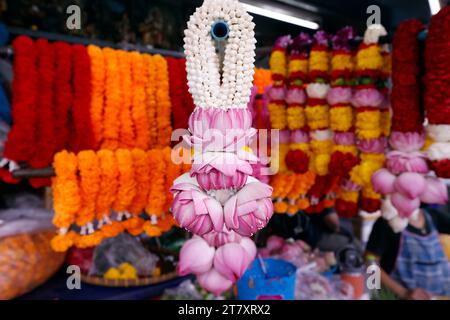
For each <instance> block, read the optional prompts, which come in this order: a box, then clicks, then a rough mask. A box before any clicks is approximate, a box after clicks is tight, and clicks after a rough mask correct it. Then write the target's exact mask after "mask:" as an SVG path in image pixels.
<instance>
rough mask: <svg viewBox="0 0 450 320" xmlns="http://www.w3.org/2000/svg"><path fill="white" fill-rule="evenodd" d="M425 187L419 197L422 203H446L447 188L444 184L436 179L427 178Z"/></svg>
mask: <svg viewBox="0 0 450 320" xmlns="http://www.w3.org/2000/svg"><path fill="white" fill-rule="evenodd" d="M425 183H426V187H425V190H424V192H423V193H422V194H421V196H420V200H421V201H422V202H425V203H428V204H446V203H447V201H448V193H447V187H446V185H445V183H444V182H443V181H442V180H441V179H438V178H434V177H427V178H426V181H425Z"/></svg>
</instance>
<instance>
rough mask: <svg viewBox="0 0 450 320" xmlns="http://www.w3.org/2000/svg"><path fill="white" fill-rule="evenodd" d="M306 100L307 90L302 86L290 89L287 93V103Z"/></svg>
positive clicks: (302, 102)
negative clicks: (301, 87)
mask: <svg viewBox="0 0 450 320" xmlns="http://www.w3.org/2000/svg"><path fill="white" fill-rule="evenodd" d="M305 102H306V94H305V90H303V89H300V88H293V89H289V90H288V92H287V94H286V103H288V104H292V103H297V104H304V103H305Z"/></svg>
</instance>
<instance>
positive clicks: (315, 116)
mask: <svg viewBox="0 0 450 320" xmlns="http://www.w3.org/2000/svg"><path fill="white" fill-rule="evenodd" d="M305 115H306V119H307V122H308V126H309V128H310V129H311V130H318V129H326V128H328V126H329V124H330V120H329V107H328V105H315V106H310V105H307V106H306V108H305Z"/></svg>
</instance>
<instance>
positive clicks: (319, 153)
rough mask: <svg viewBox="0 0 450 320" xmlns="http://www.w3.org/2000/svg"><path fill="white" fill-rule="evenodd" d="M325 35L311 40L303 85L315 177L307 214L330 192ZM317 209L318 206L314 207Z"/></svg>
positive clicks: (321, 32)
mask: <svg viewBox="0 0 450 320" xmlns="http://www.w3.org/2000/svg"><path fill="white" fill-rule="evenodd" d="M329 63H330V62H329V53H328V35H327V34H326V33H325V32H324V31H318V32H316V33H315V34H314V41H313V45H312V47H311V51H310V54H309V81H310V83H309V84H308V85H307V86H306V93H307V96H308V100H307V103H306V108H305V114H306V120H307V124H308V127H309V130H310V143H309V146H310V149H311V153H312V156H311V170H313V172H314V173H315V174H316V180H315V184H314V185H313V186H312V187H311V189H310V190H309V192H308V194H309V196H310V198H311V199H310V203H311V208H310V212H315V211H316V209H315V207H316V206H317V205H318V204H319V202H320V200H321V198H322V197H323V196H324V195H325V194H326V193H327V192H328V191H329V190H326V185H327V184H326V180H327V179H328V165H329V162H330V155H331V151H332V146H333V140H332V138H333V137H332V132H331V130H330V116H329V106H328V103H327V100H326V97H327V93H328V90H329V89H330V86H329V84H327V81H328V72H329ZM317 210H319V207H317Z"/></svg>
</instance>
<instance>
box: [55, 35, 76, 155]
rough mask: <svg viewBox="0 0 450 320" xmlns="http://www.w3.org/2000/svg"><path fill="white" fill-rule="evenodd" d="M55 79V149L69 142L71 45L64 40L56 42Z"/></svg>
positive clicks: (61, 148) (64, 146) (62, 148)
mask: <svg viewBox="0 0 450 320" xmlns="http://www.w3.org/2000/svg"><path fill="white" fill-rule="evenodd" d="M54 46H55V50H56V75H57V77H56V81H55V114H54V122H55V132H56V133H57V134H56V135H55V144H56V151H61V150H64V149H65V148H67V144H68V142H69V135H70V131H69V112H70V110H71V109H72V84H71V80H72V64H73V62H72V47H71V46H70V45H69V44H67V43H65V42H56V43H55V44H54Z"/></svg>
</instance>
